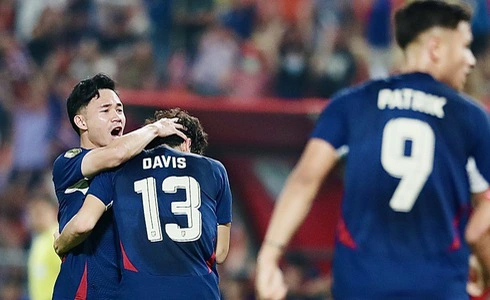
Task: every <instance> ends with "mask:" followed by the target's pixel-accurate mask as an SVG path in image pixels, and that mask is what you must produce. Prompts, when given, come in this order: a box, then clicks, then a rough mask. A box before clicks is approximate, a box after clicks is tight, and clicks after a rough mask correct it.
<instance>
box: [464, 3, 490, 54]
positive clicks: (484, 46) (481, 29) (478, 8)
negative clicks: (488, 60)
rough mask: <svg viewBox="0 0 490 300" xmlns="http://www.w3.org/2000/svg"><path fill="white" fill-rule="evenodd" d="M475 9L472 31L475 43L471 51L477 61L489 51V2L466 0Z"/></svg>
mask: <svg viewBox="0 0 490 300" xmlns="http://www.w3.org/2000/svg"><path fill="white" fill-rule="evenodd" d="M466 1H467V2H470V4H471V6H472V7H473V10H474V13H473V19H472V23H471V30H472V32H473V43H472V44H471V50H472V51H473V54H474V55H475V57H476V58H477V59H479V58H480V57H481V56H483V55H484V54H485V52H486V51H487V50H488V39H489V37H490V36H489V34H490V20H489V14H490V11H489V10H488V1H487V0H466Z"/></svg>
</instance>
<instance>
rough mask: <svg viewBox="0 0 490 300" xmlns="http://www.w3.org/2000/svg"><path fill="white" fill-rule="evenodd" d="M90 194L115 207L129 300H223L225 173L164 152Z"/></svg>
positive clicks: (96, 183) (138, 161)
mask: <svg viewBox="0 0 490 300" xmlns="http://www.w3.org/2000/svg"><path fill="white" fill-rule="evenodd" d="M89 194H92V195H94V196H96V197H97V198H99V199H100V200H101V201H102V202H104V203H105V204H109V203H110V202H111V201H113V210H114V216H115V220H116V227H117V231H118V233H119V238H120V241H121V252H122V259H121V265H122V271H123V272H122V281H121V293H122V296H123V297H126V298H128V299H135V297H138V299H219V297H220V294H219V287H218V273H217V270H216V263H215V248H216V239H217V225H218V224H227V223H230V222H231V202H232V199H231V192H230V186H229V182H228V175H227V173H226V170H225V168H224V166H223V165H222V164H221V163H220V162H218V161H216V160H213V159H211V158H208V157H204V156H200V155H195V154H190V153H183V152H180V151H175V150H172V149H170V148H168V147H165V146H160V147H157V148H155V149H152V150H149V151H144V152H143V153H141V154H140V155H138V156H136V157H135V158H133V159H132V160H130V161H128V162H127V163H126V164H125V165H123V166H121V167H120V168H118V169H116V170H114V171H112V172H107V173H101V174H99V175H98V176H96V177H95V178H94V180H93V182H92V183H91V185H90V190H89Z"/></svg>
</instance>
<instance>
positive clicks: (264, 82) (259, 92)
mask: <svg viewBox="0 0 490 300" xmlns="http://www.w3.org/2000/svg"><path fill="white" fill-rule="evenodd" d="M270 80H271V78H270V70H268V66H267V62H266V60H265V57H264V55H263V54H262V52H260V51H259V50H258V49H257V48H256V47H255V45H254V44H253V42H251V41H249V42H244V43H242V46H241V50H240V58H239V60H238V66H237V67H236V70H235V74H234V75H233V82H239V83H240V84H234V85H232V87H231V93H230V96H234V97H235V98H237V99H244V98H248V99H247V100H250V98H254V99H257V98H259V97H263V96H266V95H267V93H268V91H267V90H268V87H269V84H270Z"/></svg>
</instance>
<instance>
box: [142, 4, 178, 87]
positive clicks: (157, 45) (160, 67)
mask: <svg viewBox="0 0 490 300" xmlns="http://www.w3.org/2000/svg"><path fill="white" fill-rule="evenodd" d="M173 2H174V0H161V1H155V0H144V3H145V5H146V11H147V14H148V17H149V21H150V41H151V44H152V47H153V49H152V54H153V61H154V63H155V73H156V79H157V84H158V85H159V86H164V85H165V84H166V83H167V80H168V79H169V78H168V74H167V67H168V62H169V60H170V56H171V53H170V34H171V32H172V6H173Z"/></svg>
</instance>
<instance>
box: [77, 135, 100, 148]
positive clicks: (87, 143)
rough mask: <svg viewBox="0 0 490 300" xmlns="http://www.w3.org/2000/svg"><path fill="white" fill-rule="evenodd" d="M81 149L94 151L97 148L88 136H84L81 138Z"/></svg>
mask: <svg viewBox="0 0 490 300" xmlns="http://www.w3.org/2000/svg"><path fill="white" fill-rule="evenodd" d="M80 147H82V148H84V149H94V148H97V146H96V145H95V144H94V143H92V142H91V141H90V139H89V138H88V136H87V135H86V134H82V135H81V136H80Z"/></svg>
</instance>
